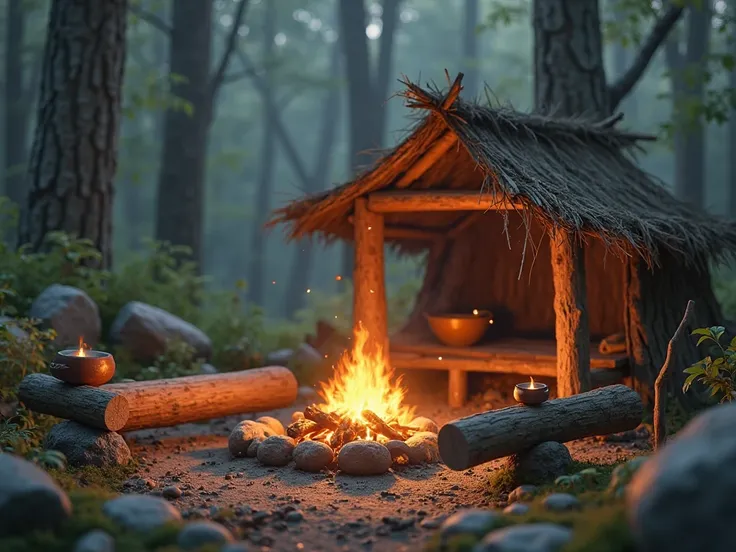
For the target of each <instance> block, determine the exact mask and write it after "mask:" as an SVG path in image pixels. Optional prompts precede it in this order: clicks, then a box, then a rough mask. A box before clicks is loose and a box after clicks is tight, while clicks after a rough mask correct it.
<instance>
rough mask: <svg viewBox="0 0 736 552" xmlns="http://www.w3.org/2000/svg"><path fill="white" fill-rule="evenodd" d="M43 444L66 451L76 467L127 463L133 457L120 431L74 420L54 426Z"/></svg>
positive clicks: (62, 451) (50, 448) (69, 459)
mask: <svg viewBox="0 0 736 552" xmlns="http://www.w3.org/2000/svg"><path fill="white" fill-rule="evenodd" d="M44 447H45V448H46V449H47V450H58V451H59V452H61V453H63V454H64V456H66V459H67V460H68V462H69V463H70V464H71V465H73V466H98V467H106V466H125V465H127V464H128V462H130V460H131V454H130V448H128V444H127V443H126V442H125V439H123V437H122V436H121V435H120V434H119V433H115V432H113V431H104V430H101V429H95V428H92V427H88V426H85V425H82V424H78V423H77V422H71V421H64V422H61V423H59V424H56V425H55V426H54V427H52V428H51V431H49V433H48V435H46V440H45V442H44Z"/></svg>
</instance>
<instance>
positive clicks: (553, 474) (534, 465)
mask: <svg viewBox="0 0 736 552" xmlns="http://www.w3.org/2000/svg"><path fill="white" fill-rule="evenodd" d="M571 464H572V457H571V456H570V451H568V450H567V447H566V446H565V445H563V444H562V443H556V442H554V441H547V442H545V443H541V444H539V445H537V446H535V447H532V448H530V449H529V450H527V451H524V452H521V453H519V454H514V455H512V456H509V457H508V458H507V460H506V466H507V467H508V468H509V469H511V470H513V472H514V477H515V479H516V481H517V482H518V483H534V484H537V485H540V484H543V483H550V482H552V481H554V480H555V479H557V478H558V477H560V476H561V475H565V474H566V473H567V470H568V469H569V468H570V465H571Z"/></svg>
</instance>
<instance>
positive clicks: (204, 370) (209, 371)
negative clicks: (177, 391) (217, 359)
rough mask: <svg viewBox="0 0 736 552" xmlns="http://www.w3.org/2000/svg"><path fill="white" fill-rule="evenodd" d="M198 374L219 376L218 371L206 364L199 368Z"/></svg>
mask: <svg viewBox="0 0 736 552" xmlns="http://www.w3.org/2000/svg"><path fill="white" fill-rule="evenodd" d="M199 372H200V374H219V373H220V371H219V370H218V369H217V368H215V367H214V366H212V365H211V364H207V363H206V362H205V363H204V364H202V366H200V367H199Z"/></svg>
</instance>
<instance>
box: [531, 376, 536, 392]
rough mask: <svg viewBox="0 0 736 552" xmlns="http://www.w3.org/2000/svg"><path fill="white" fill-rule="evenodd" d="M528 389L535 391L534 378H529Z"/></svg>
mask: <svg viewBox="0 0 736 552" xmlns="http://www.w3.org/2000/svg"><path fill="white" fill-rule="evenodd" d="M529 389H536V387H535V386H534V378H533V377H531V376H529Z"/></svg>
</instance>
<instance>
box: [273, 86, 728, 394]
mask: <svg viewBox="0 0 736 552" xmlns="http://www.w3.org/2000/svg"><path fill="white" fill-rule="evenodd" d="M461 80H462V74H460V75H458V78H457V79H456V80H455V81H454V83H453V84H452V86H451V87H450V89H449V91H448V92H447V93H446V94H443V93H440V92H439V91H438V90H436V89H431V88H430V89H423V88H420V87H419V86H417V85H415V84H413V83H410V82H408V81H407V82H405V83H404V84H405V85H406V91H405V92H404V96H405V98H406V99H407V104H408V106H409V107H411V108H418V109H423V110H426V111H427V112H428V113H427V115H426V116H425V117H424V118H423V119H422V120H420V121H419V122H418V124H417V125H416V126H415V128H414V129H413V130H412V132H411V134H410V135H409V136H408V137H407V138H406V139H405V140H404V141H403V142H401V143H400V144H399V145H398V146H396V148H395V149H393V150H392V151H389V152H388V153H386V154H385V155H384V156H383V157H382V158H381V159H380V160H379V161H378V162H377V163H376V165H375V166H374V167H373V168H371V169H370V170H368V171H367V172H365V173H364V174H362V175H360V176H359V177H358V178H357V179H356V180H354V181H352V182H349V183H347V184H344V185H342V186H339V187H337V188H335V189H332V190H329V191H326V192H323V193H321V194H317V195H314V196H310V197H307V198H303V199H300V200H297V201H295V202H293V203H291V204H288V205H287V206H285V207H284V208H282V209H279V210H278V211H277V212H276V213H275V215H274V217H273V218H272V220H271V221H270V222H269V225H274V224H279V223H288V224H289V225H290V227H291V228H290V238H292V239H296V238H300V237H303V236H305V235H311V234H313V233H320V234H322V235H323V236H325V237H326V238H327V240H334V239H345V240H350V239H352V240H354V242H355V272H354V275H353V276H354V280H353V283H354V303H353V307H354V309H353V318H354V321H355V323H356V324H357V323H358V322H360V323H362V324H363V326H364V327H365V328H366V329H367V330H368V332H369V335H370V337H371V339H372V342H373V343H374V344H376V345H380V346H382V347H384V350H390V355H391V363H392V365H394V366H395V367H397V368H423V369H442V370H448V372H449V390H448V393H449V402H450V404H451V405H453V406H459V405H461V404H462V403H463V402H464V400H465V395H466V391H467V373H468V372H472V371H481V372H506V373H519V374H524V375H532V376H535V375H536V376H554V377H556V378H557V393H558V395H560V396H566V395H571V394H575V393H578V392H580V391H584V390H587V389H589V388H590V387H591V386H596V385H606V384H609V383H613V382H615V381H619V380H621V378H623V377H624V376H630V377H631V380H630V381H631V382H632V384H633V385H634V387H635V388H636V389H637V390H639V391H640V392H641V393H642V395H643V396H644V397H645V398H649V397H650V393H651V389H652V386H653V384H654V380H655V378H656V373H657V370H658V368H659V366H660V365H661V363H662V361H663V360H664V354H665V351H666V344H667V341H668V339H669V337H670V336H671V335H672V333H673V332H674V330H675V327H676V326H677V324H678V322H679V320H680V318H681V315H682V310H683V309H684V308H685V305H686V303H687V300H688V299H693V300H694V301H695V304H696V309H695V312H694V316H693V317H692V320H691V325H692V328H690V329H693V328H695V327H699V326H709V325H712V324H713V323H715V322H717V321H720V320H721V312H720V308H719V306H718V303H717V301H716V300H715V297H714V295H713V292H712V289H711V285H710V276H709V264H710V262H711V261H712V260H713V259H717V258H720V257H722V256H723V255H729V254H732V253H733V252H734V251H736V226H735V225H734V224H732V223H731V222H729V221H726V220H721V219H719V218H717V217H713V216H710V215H707V214H705V213H702V212H700V211H697V210H694V209H692V208H691V207H689V206H687V205H685V204H684V203H682V202H680V201H678V200H676V199H675V198H674V197H673V196H672V195H671V194H670V193H669V192H668V191H666V189H664V187H663V186H662V185H661V184H660V183H659V182H656V181H655V180H654V179H653V178H651V177H650V176H649V175H647V174H646V173H644V172H643V171H642V170H641V169H639V168H638V167H637V165H636V164H635V161H634V159H633V158H632V156H631V155H630V154H629V152H630V151H631V150H633V149H636V148H637V146H638V144H639V142H640V141H642V140H653V138H652V137H649V136H643V135H637V134H632V133H626V132H622V131H620V130H618V129H617V128H616V125H617V123H618V122H619V121H620V120H621V118H622V117H621V116H616V117H611V118H609V119H607V120H605V121H602V122H598V123H591V122H589V121H585V120H582V119H581V120H570V119H555V118H552V117H546V116H541V115H536V114H522V113H519V112H516V111H514V110H511V109H507V108H491V107H486V106H480V105H478V104H476V103H472V102H467V101H465V100H463V99H461V98H459V93H460V90H461V89H462V86H461ZM494 233H495V236H493V234H494ZM489 236H493V237H498V238H499V239H498V240H497V241H496V242H491V241H489ZM385 243H389V244H390V245H392V246H394V247H396V248H398V249H399V250H400V251H403V252H408V253H416V252H421V251H424V252H428V260H427V271H426V274H425V278H424V282H423V285H422V289H421V291H420V292H419V295H418V297H417V300H416V304H415V307H414V312H413V313H412V315H411V317H410V320H409V322H408V323H407V325H406V327H405V328H403V329H402V330H401V331H400V332H399V334H397V335H395V336H392V337H391V338H389V335H388V328H387V306H386V290H385V281H384V280H385V276H384V262H385V261H384V244H385ZM531 267H534V271H535V274H534V277H531V274H530V275H529V280H528V282H527V284H526V286H525V285H523V284H524V280H525V279H526V278H527V275H526V273H525V270H527V271H529V270H531ZM540 272H541V274H539V273H540ZM532 284H533V285H532ZM525 287H526V290H525V289H524V288H525ZM591 297H592V298H593V299H594V300H593V301H591ZM474 307H478V308H486V307H490V308H491V309H492V310H493V311H494V313H496V314H499V311H497V310H496V309H497V308H498V307H500V308H501V310H500V313H505V315H506V316H507V318H506V319H504V318H503V314H502V316H501V319H500V320H499V321H498V324H497V325H501V326H508V327H509V328H510V329H512V330H511V332H510V333H511V337H509V336H505V338H504V339H498V340H496V341H494V342H493V343H489V344H482V345H480V346H474V347H469V348H464V349H461V350H460V349H453V348H450V347H445V346H443V345H440V344H438V343H437V342H435V341H433V340H432V338H431V337H428V330H427V324H426V321H425V319H424V314H425V313H427V312H447V311H458V310H463V309H467V312H469V311H470V309H472V308H474ZM504 320H510V322H509V324H508V325H507V324H506V323H505V321H504ZM616 331H622V332H623V333H625V341H626V347H625V351H624V352H622V353H620V354H618V355H603V354H601V353H599V352H598V351H597V349H596V348H594V347H591V337H596V338H600V337H603V336H605V335H608V334H611V333H615V332H616ZM545 332H547V333H550V332H553V336H554V339H553V340H552V339H547V340H539V339H536V338H535V337H534V336H535V335H536V334H540V333H545ZM696 356H697V351H696V349H695V347H694V345H692V344H688V345H687V346H685V347H682V350H681V351H680V352H679V354H678V359H677V360H678V361H680V363H685V362H693V361H695V360H696ZM683 367H684V366H683ZM681 382H682V379H681V378H680V375H679V374H676V375H675V377H673V378H672V383H671V385H673V386H678V385H680V384H681Z"/></svg>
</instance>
